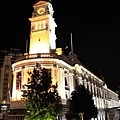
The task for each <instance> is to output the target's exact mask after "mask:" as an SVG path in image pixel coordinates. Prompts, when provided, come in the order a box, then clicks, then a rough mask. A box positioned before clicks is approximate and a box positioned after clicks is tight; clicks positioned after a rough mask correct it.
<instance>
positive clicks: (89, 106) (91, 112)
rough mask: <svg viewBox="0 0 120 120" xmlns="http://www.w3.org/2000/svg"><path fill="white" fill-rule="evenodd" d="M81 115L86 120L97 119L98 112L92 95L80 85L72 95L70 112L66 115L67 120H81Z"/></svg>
mask: <svg viewBox="0 0 120 120" xmlns="http://www.w3.org/2000/svg"><path fill="white" fill-rule="evenodd" d="M80 113H82V114H83V116H84V117H83V118H84V120H89V119H90V118H97V114H98V110H97V108H96V107H95V105H94V100H93V99H92V94H90V92H89V91H88V90H87V89H86V88H85V87H84V86H83V85H79V86H78V87H77V88H76V89H75V90H74V91H73V92H72V93H71V98H70V100H69V111H68V112H67V114H66V118H67V120H81V119H80Z"/></svg>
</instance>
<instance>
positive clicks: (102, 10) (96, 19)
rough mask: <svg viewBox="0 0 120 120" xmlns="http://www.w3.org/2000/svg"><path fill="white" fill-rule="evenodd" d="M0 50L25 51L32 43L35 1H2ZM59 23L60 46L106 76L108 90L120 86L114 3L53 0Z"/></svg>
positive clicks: (119, 19) (118, 12)
mask: <svg viewBox="0 0 120 120" xmlns="http://www.w3.org/2000/svg"><path fill="white" fill-rule="evenodd" d="M0 2H1V4H0V5H1V7H0V10H1V12H0V14H1V17H0V20H1V22H0V26H1V42H0V49H4V48H7V49H8V48H18V49H21V51H23V52H25V49H26V48H25V46H26V40H29V34H30V22H29V19H28V18H30V17H31V16H32V11H33V4H34V3H36V0H19V1H18V0H1V1H0ZM52 5H53V8H54V18H55V21H56V24H57V28H56V35H57V41H56V42H57V47H62V48H65V46H68V49H66V50H64V52H65V53H66V54H67V53H68V52H70V50H71V49H70V43H71V42H70V41H71V40H70V39H71V36H70V33H72V40H73V51H74V53H76V54H77V56H78V59H79V60H80V62H81V63H82V64H83V65H84V66H86V68H88V69H89V70H90V71H92V72H93V73H94V74H95V75H97V76H100V73H101V75H102V77H104V80H105V82H106V83H107V86H108V88H110V89H112V90H115V89H116V88H117V86H118V85H119V86H120V82H119V80H120V47H119V45H120V8H119V3H117V2H116V1H115V0H109V1H107V0H106V1H104V2H102V1H96V2H95V1H94V2H92V1H91V0H84V1H80V0H52Z"/></svg>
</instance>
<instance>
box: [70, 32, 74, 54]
mask: <svg viewBox="0 0 120 120" xmlns="http://www.w3.org/2000/svg"><path fill="white" fill-rule="evenodd" d="M70 36H71V52H73V41H72V33H71V34H70Z"/></svg>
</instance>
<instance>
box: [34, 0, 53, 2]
mask: <svg viewBox="0 0 120 120" xmlns="http://www.w3.org/2000/svg"><path fill="white" fill-rule="evenodd" d="M36 1H37V2H39V1H46V2H51V0H36Z"/></svg>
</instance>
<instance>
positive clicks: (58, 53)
mask: <svg viewBox="0 0 120 120" xmlns="http://www.w3.org/2000/svg"><path fill="white" fill-rule="evenodd" d="M33 8H34V11H33V14H32V18H29V20H30V22H31V32H30V47H29V53H28V55H24V56H23V57H21V58H19V59H17V61H16V62H15V63H14V64H12V68H13V89H12V100H11V106H10V108H11V110H15V111H16V110H17V109H25V105H24V104H23V102H22V101H21V95H22V92H21V89H22V85H24V84H25V83H27V80H28V78H29V75H28V71H31V70H33V68H34V67H35V65H36V63H39V64H40V65H41V67H45V68H46V69H50V70H51V76H52V81H53V84H54V83H56V82H58V92H59V95H60V96H61V98H62V104H63V105H64V106H66V107H67V105H68V103H67V100H68V99H69V97H70V94H71V92H72V91H73V90H74V89H75V87H76V86H77V85H79V84H83V85H84V86H85V87H86V88H87V89H88V90H89V91H90V92H91V93H92V94H93V99H94V104H95V105H96V106H97V108H98V110H99V114H98V119H99V120H105V110H106V108H113V107H118V106H119V99H118V95H117V94H116V93H114V92H113V91H111V90H110V89H108V88H107V86H106V85H105V84H104V82H103V81H102V80H101V79H100V78H98V77H97V76H96V75H94V74H93V73H92V72H90V71H89V70H88V69H86V68H85V67H84V66H83V65H82V64H81V63H80V61H79V60H78V59H77V55H76V54H74V53H73V52H70V53H69V55H68V56H65V55H64V54H63V53H62V49H61V48H56V42H55V41H56V35H55V27H57V25H56V23H55V21H54V18H53V12H54V11H53V8H52V4H51V3H50V2H49V1H43V0H40V1H39V2H37V3H36V4H35V5H34V6H33ZM65 111H66V109H65V108H63V116H62V120H65V116H64V113H65ZM115 115H116V114H115ZM20 116H21V120H22V119H23V115H19V114H18V113H16V118H15V116H14V115H13V116H12V115H10V116H9V119H11V120H12V117H13V118H14V119H16V120H17V117H19V119H20Z"/></svg>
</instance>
